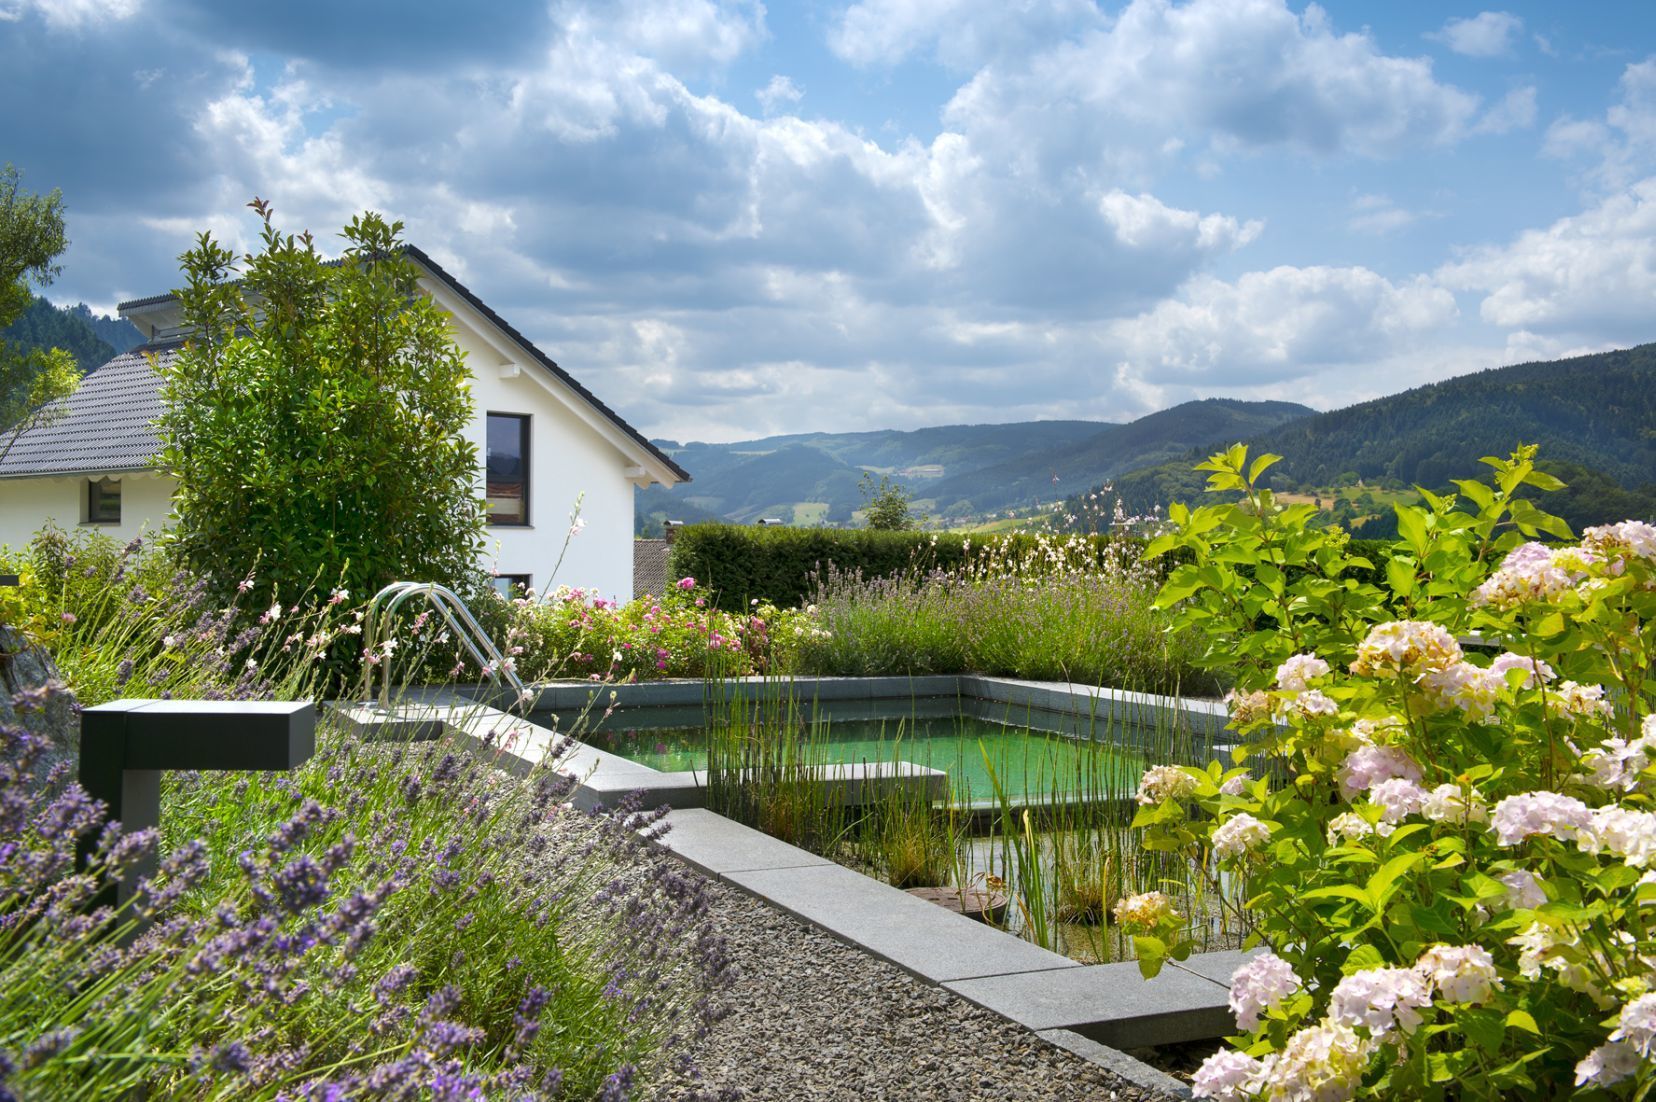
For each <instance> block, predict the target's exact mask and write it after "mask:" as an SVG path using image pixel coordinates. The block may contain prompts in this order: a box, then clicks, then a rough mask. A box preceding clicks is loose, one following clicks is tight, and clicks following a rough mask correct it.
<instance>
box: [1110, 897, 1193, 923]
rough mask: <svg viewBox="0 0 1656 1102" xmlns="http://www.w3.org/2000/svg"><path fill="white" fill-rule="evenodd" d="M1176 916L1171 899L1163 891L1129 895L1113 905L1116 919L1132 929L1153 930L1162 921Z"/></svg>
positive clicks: (1177, 914)
mask: <svg viewBox="0 0 1656 1102" xmlns="http://www.w3.org/2000/svg"><path fill="white" fill-rule="evenodd" d="M1178 917H1179V912H1178V911H1176V910H1174V908H1173V900H1171V899H1169V898H1168V897H1167V894H1166V893H1165V892H1142V893H1140V894H1138V895H1129V896H1127V897H1126V898H1124V899H1122V900H1121V902H1119V903H1117V904H1116V905H1115V919H1116V921H1117V922H1119V923H1120V924H1121V925H1123V926H1126V927H1127V928H1129V929H1133V930H1154V929H1155V928H1156V927H1158V926H1160V925H1161V924H1162V923H1163V922H1165V921H1167V920H1169V919H1176V918H1178Z"/></svg>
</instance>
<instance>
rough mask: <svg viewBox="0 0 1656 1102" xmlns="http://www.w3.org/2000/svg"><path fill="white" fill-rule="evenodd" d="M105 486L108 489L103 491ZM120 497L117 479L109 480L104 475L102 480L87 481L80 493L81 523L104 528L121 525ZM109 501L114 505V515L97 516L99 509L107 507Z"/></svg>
mask: <svg viewBox="0 0 1656 1102" xmlns="http://www.w3.org/2000/svg"><path fill="white" fill-rule="evenodd" d="M106 484H107V485H108V487H109V489H104V486H105V485H106ZM122 496H123V495H122V492H121V480H120V479H118V478H110V477H109V476H107V475H106V476H104V477H103V478H89V479H87V480H86V482H85V484H84V489H82V491H81V499H82V505H83V508H82V511H81V523H82V524H91V525H96V526H98V527H104V528H108V527H115V526H117V525H119V524H120V523H121V498H122ZM111 501H113V503H114V505H115V515H114V516H112V517H109V516H99V515H98V511H99V507H100V506H105V505H108V504H109V503H110V502H111Z"/></svg>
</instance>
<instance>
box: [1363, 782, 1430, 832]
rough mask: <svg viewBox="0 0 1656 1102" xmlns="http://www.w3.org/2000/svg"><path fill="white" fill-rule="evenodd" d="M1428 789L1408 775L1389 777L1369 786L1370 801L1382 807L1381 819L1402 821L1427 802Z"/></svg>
mask: <svg viewBox="0 0 1656 1102" xmlns="http://www.w3.org/2000/svg"><path fill="white" fill-rule="evenodd" d="M1427 795H1428V793H1427V791H1426V790H1425V789H1424V788H1422V787H1420V786H1419V785H1418V784H1416V783H1415V782H1414V781H1411V780H1409V778H1407V777H1388V778H1387V779H1386V780H1383V781H1376V782H1375V783H1374V784H1372V785H1370V786H1369V790H1368V798H1369V803H1371V804H1373V805H1374V806H1376V807H1378V808H1379V809H1380V819H1381V821H1382V822H1387V823H1401V822H1402V821H1403V820H1404V819H1406V818H1408V817H1409V816H1410V815H1414V814H1416V813H1418V812H1419V811H1420V810H1421V808H1422V806H1424V804H1425V803H1426V797H1427Z"/></svg>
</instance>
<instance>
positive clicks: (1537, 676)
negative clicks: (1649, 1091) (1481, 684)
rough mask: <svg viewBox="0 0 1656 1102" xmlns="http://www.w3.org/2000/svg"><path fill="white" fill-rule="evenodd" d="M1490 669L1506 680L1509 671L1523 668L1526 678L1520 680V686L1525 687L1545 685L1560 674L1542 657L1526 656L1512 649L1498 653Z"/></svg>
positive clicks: (1531, 687)
mask: <svg viewBox="0 0 1656 1102" xmlns="http://www.w3.org/2000/svg"><path fill="white" fill-rule="evenodd" d="M1489 669H1490V671H1491V672H1492V673H1494V674H1496V675H1498V676H1499V677H1500V678H1501V680H1503V681H1505V680H1506V675H1507V673H1508V672H1510V671H1512V670H1523V671H1524V679H1523V680H1522V681H1520V682H1519V687H1520V688H1524V689H1533V688H1535V687H1536V686H1537V685H1545V684H1546V683H1548V682H1549V681H1556V680H1557V679H1558V674H1556V673H1554V672H1553V668H1552V667H1551V666H1549V665H1547V664H1546V663H1545V662H1543V661H1541V659H1539V658H1526V657H1524V656H1523V655H1521V654H1513V653H1512V652H1511V651H1507V652H1506V653H1505V654H1500V655H1497V656H1496V658H1495V661H1493V662H1491V663H1490V664H1489Z"/></svg>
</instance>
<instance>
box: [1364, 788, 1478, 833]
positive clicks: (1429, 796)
mask: <svg viewBox="0 0 1656 1102" xmlns="http://www.w3.org/2000/svg"><path fill="white" fill-rule="evenodd" d="M1369 798H1370V799H1373V798H1374V796H1373V793H1372V792H1371V793H1370V795H1369ZM1420 813H1421V814H1422V815H1424V816H1426V818H1427V819H1429V820H1431V821H1432V822H1434V823H1453V824H1455V825H1457V826H1458V825H1460V824H1462V823H1485V822H1488V821H1489V804H1488V803H1486V802H1485V801H1484V798H1483V793H1481V792H1479V791H1478V790H1477V789H1476V788H1470V787H1468V788H1462V787H1461V786H1460V785H1458V784H1440V785H1438V786H1437V787H1436V788H1434V789H1432V790H1431V791H1430V792H1428V793H1426V798H1425V799H1423V800H1421V802H1420Z"/></svg>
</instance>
